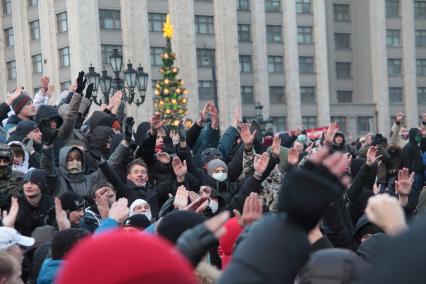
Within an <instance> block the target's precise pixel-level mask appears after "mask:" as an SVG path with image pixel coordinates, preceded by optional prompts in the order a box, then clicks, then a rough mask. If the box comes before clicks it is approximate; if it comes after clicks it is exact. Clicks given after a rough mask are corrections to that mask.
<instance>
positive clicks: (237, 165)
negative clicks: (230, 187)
mask: <svg viewBox="0 0 426 284" xmlns="http://www.w3.org/2000/svg"><path fill="white" fill-rule="evenodd" d="M243 154H244V145H241V146H240V148H238V151H237V152H236V153H235V155H234V156H233V157H232V160H231V162H230V163H229V164H228V165H227V167H228V180H229V181H230V182H233V181H236V180H237V179H238V177H239V176H240V175H241V173H242V171H243Z"/></svg>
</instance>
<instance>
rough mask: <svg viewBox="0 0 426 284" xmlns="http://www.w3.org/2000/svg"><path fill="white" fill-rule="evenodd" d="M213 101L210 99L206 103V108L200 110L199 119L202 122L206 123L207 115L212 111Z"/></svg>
mask: <svg viewBox="0 0 426 284" xmlns="http://www.w3.org/2000/svg"><path fill="white" fill-rule="evenodd" d="M212 104H213V103H212V102H211V101H208V102H207V103H206V104H205V106H204V108H203V110H202V111H201V112H200V119H199V121H200V122H201V123H204V122H205V121H206V118H207V115H208V114H209V112H210V108H211V105H212Z"/></svg>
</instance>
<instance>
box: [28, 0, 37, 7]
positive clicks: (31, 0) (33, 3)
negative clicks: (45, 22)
mask: <svg viewBox="0 0 426 284" xmlns="http://www.w3.org/2000/svg"><path fill="white" fill-rule="evenodd" d="M37 5H38V0H28V7H36V6H37Z"/></svg>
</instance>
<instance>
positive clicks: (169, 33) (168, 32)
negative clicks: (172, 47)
mask: <svg viewBox="0 0 426 284" xmlns="http://www.w3.org/2000/svg"><path fill="white" fill-rule="evenodd" d="M163 36H164V37H165V38H168V39H171V38H172V37H173V25H172V23H171V22H170V15H167V17H166V22H165V23H163Z"/></svg>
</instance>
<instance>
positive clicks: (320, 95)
mask: <svg viewBox="0 0 426 284" xmlns="http://www.w3.org/2000/svg"><path fill="white" fill-rule="evenodd" d="M313 11H314V40H315V71H316V81H317V87H316V95H317V98H316V99H317V106H318V125H319V126H325V125H328V124H329V123H330V84H329V78H328V50H327V26H326V7H325V1H324V0H315V1H313Z"/></svg>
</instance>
